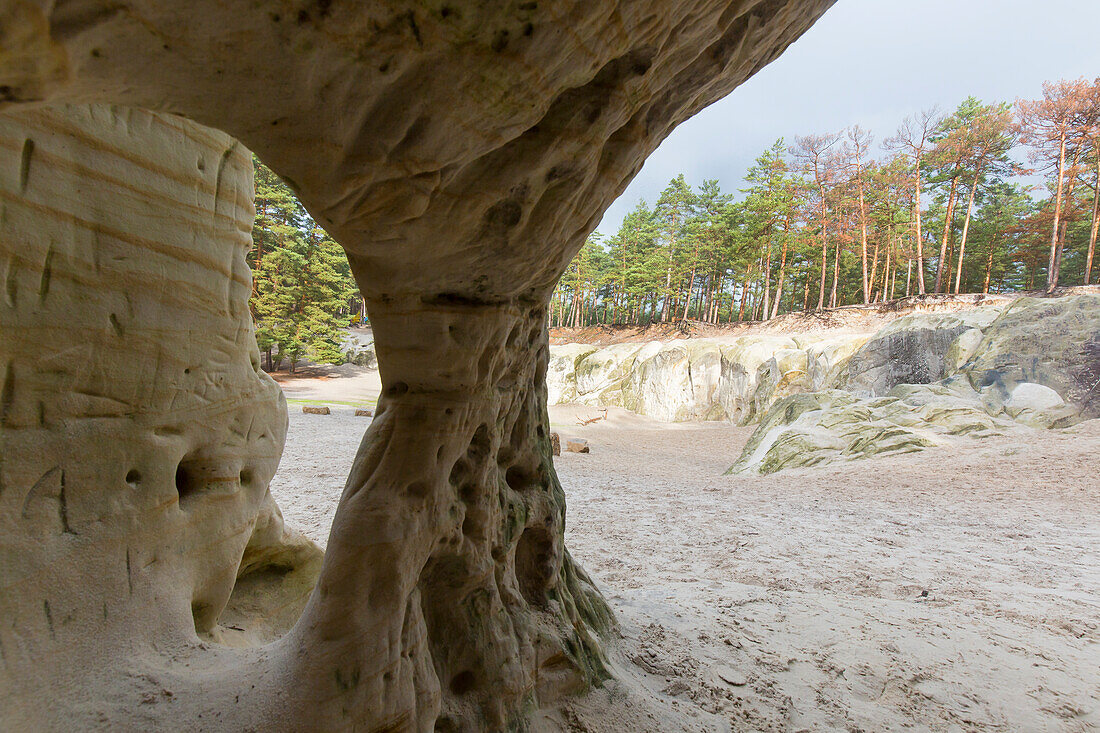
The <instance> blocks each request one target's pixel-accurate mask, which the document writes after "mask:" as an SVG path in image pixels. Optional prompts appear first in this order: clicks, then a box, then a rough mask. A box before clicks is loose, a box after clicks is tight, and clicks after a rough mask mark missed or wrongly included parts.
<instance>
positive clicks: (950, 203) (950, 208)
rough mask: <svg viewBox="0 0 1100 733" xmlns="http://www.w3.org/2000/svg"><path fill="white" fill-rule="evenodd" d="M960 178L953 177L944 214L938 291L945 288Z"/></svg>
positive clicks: (937, 279)
mask: <svg viewBox="0 0 1100 733" xmlns="http://www.w3.org/2000/svg"><path fill="white" fill-rule="evenodd" d="M958 183H959V178H958V176H956V177H955V178H952V179H951V194H950V195H949V196H948V198H947V211H945V212H944V216H943V242H942V243H941V244H940V261H939V263H938V264H937V265H936V292H937V293H939V292H942V289H943V276H944V272H945V271H944V264H945V263H946V261H947V242H948V238H949V236H950V234H951V225H952V224H953V223H954V222H953V219H954V218H955V192H956V189H957V187H958Z"/></svg>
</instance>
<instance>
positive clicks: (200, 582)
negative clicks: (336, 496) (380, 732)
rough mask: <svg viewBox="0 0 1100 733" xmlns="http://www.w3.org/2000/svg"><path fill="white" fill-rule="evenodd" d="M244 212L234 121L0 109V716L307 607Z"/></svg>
mask: <svg viewBox="0 0 1100 733" xmlns="http://www.w3.org/2000/svg"><path fill="white" fill-rule="evenodd" d="M252 217H253V208H252V163H251V157H250V155H249V153H248V151H247V150H245V149H244V148H243V147H241V145H240V144H239V143H237V142H236V141H235V140H233V139H232V138H230V137H229V136H227V135H225V134H223V133H219V132H216V131H213V130H209V129H207V128H204V127H202V126H200V125H196V124H194V123H191V122H188V121H186V120H183V119H180V118H176V117H172V116H169V115H159V114H154V113H150V112H145V111H141V110H133V109H125V108H115V107H107V106H94V107H68V108H64V109H56V110H49V111H47V110H38V111H28V112H16V113H8V114H5V115H0V262H2V270H0V279H2V282H3V297H2V303H0V333H2V334H3V338H0V370H2V371H0V374H2V386H0V446H2V451H0V586H2V587H3V588H4V589H5V590H4V592H3V593H2V594H0V616H3V618H4V619H5V620H6V623H4V624H3V625H2V626H0V648H2V649H3V650H4V654H3V657H4V663H5V673H4V674H0V697H3V699H4V700H5V704H4V711H3V717H4V720H5V723H6V725H9V726H12V725H16V724H17V722H18V724H19V725H25V726H29V727H32V728H40V727H49V724H56V723H57V722H58V721H59V720H60V719H62V718H49V717H46V718H43V717H40V716H42V715H44V714H45V713H44V711H45V710H47V709H48V708H49V706H42V705H40V704H39V702H38V700H37V697H38V693H37V692H36V691H39V690H42V689H46V688H47V687H49V686H51V685H53V684H55V683H56V681H57V677H58V675H60V676H61V677H62V678H64V679H69V680H73V681H79V682H80V683H81V684H85V685H88V689H89V692H88V694H94V693H95V692H97V691H98V692H100V693H103V694H106V693H105V692H104V690H103V689H102V687H101V686H100V684H99V683H101V682H102V681H103V680H104V679H105V677H104V675H106V676H108V677H109V675H110V674H112V673H113V674H125V673H127V672H128V671H129V672H131V673H135V672H134V670H136V669H140V667H141V664H140V663H134V661H133V660H140V659H142V658H143V657H145V655H152V656H156V655H157V653H156V652H155V651H154V650H155V649H157V648H158V647H162V646H164V645H169V646H171V645H174V644H180V643H192V642H194V641H196V636H197V635H201V636H203V637H205V638H207V639H210V640H219V641H227V642H228V643H236V644H247V643H254V642H256V641H258V640H260V639H265V638H273V637H274V636H277V635H279V634H282V633H285V631H286V630H287V629H288V628H290V626H291V624H293V622H294V621H295V620H296V618H297V614H298V613H299V612H300V611H301V608H302V607H303V606H304V604H305V600H306V596H307V595H308V593H309V590H310V589H311V588H312V585H313V582H314V580H315V577H316V573H317V570H318V569H319V564H320V550H318V549H317V548H316V547H315V546H313V545H312V544H311V543H309V542H308V541H306V540H304V539H303V538H301V537H300V536H298V535H296V533H293V532H290V531H288V530H286V529H285V528H284V527H283V526H282V519H281V517H280V516H279V512H278V508H277V507H276V506H275V504H274V502H273V501H272V499H271V496H270V494H269V493H268V491H267V486H268V482H269V481H270V479H271V477H272V475H273V474H274V472H275V468H276V466H277V465H278V462H279V456H280V454H281V452H282V446H283V439H284V437H285V433H286V406H285V402H284V400H283V397H282V393H281V391H280V390H279V388H278V386H277V385H276V384H275V383H274V382H273V381H272V380H271V379H270V378H269V377H267V375H265V374H264V373H263V372H261V371H260V369H259V353H258V351H257V349H256V343H255V338H254V337H253V333H252V321H251V318H250V316H249V312H248V303H247V301H248V294H249V290H250V285H251V276H250V274H249V270H248V266H247V265H246V263H245V254H246V252H247V250H248V248H249V247H250V246H251V237H250V231H251V223H252ZM242 561H243V562H242ZM238 575H241V576H242V577H245V578H247V580H246V581H245V583H244V584H243V585H242V589H241V590H240V591H239V595H238V598H237V600H238V603H235V604H233V605H232V606H231V607H230V608H229V610H228V612H227V614H228V615H227V618H230V619H231V620H230V621H228V622H227V623H229V624H231V625H233V626H236V627H237V628H236V629H226V628H225V627H224V626H222V625H221V624H219V619H220V618H221V616H222V614H223V612H226V606H227V604H228V603H229V601H230V595H231V593H232V591H233V589H234V586H235V584H236V581H237V578H238ZM244 586H247V589H244ZM258 616H264V617H265V618H263V619H262V620H260V619H258ZM222 620H223V621H224V620H225V619H222ZM226 635H228V637H229V638H228V639H226V638H225V636H226ZM146 661H147V660H146ZM74 677H75V680H74V679H73V678H74ZM62 708H64V706H63V705H62ZM70 712H72V711H71V710H68V711H65V710H64V709H63V710H57V711H54V713H55V714H57V715H61V716H63V715H64V714H67V713H70ZM77 719H78V720H79V719H80V718H79V717H78V718H77ZM17 727H18V726H17Z"/></svg>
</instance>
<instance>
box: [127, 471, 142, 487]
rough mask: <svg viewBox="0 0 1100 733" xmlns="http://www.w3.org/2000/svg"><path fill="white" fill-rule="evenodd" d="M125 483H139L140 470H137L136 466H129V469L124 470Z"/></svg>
mask: <svg viewBox="0 0 1100 733" xmlns="http://www.w3.org/2000/svg"><path fill="white" fill-rule="evenodd" d="M126 483H128V484H130V485H131V486H132V485H134V484H138V483H141V472H140V471H138V470H137V469H136V468H131V469H130V470H129V471H127V472H126Z"/></svg>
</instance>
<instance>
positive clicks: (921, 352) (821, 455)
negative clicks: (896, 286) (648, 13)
mask: <svg viewBox="0 0 1100 733" xmlns="http://www.w3.org/2000/svg"><path fill="white" fill-rule="evenodd" d="M902 307H903V308H904V311H900V310H896V311H895V312H894V314H893V315H892V316H891V315H890V314H882V313H877V314H876V313H875V310H876V309H868V310H867V311H866V315H867V316H868V319H870V320H871V321H872V322H873V323H881V322H882V321H885V325H881V327H880V328H878V329H877V330H874V331H871V332H866V331H863V330H860V329H858V328H853V326H858V325H859V323H858V319H856V318H851V317H849V318H848V319H847V321H846V322H845V321H844V320H843V319H841V321H842V322H841V325H840V326H839V328H837V329H836V330H834V329H831V328H809V329H807V330H805V331H803V332H798V331H797V330H796V329H798V328H799V327H805V326H806V321H805V320H804V319H803V317H802V316H795V317H792V318H790V319H788V320H787V321H786V322H780V323H777V324H775V325H774V326H771V327H767V326H765V328H767V329H768V330H769V332H764V333H751V334H748V335H742V336H737V335H731V336H716V337H710V338H689V339H684V340H677V341H670V342H658V341H651V342H648V343H618V344H611V345H607V346H591V345H585V344H562V345H556V346H552V347H551V357H550V368H549V376H548V383H549V396H550V401H551V402H552V403H567V402H578V403H582V404H590V405H597V406H616V407H623V408H625V409H628V410H631V411H634V412H637V413H640V414H644V415H648V416H650V417H654V418H657V419H658V420H663V421H670V422H671V421H685V420H727V421H734V422H738V423H740V424H743V425H750V424H757V423H759V427H758V429H757V431H756V432H755V433H754V435H753V437H752V439H751V440H750V441H749V444H748V445H747V446H746V448H745V450H744V452H743V454H742V456H741V458H740V459H739V460H738V462H737V464H736V465H735V466H734V467H733V469H732V470H734V471H758V472H761V473H771V472H772V471H777V470H780V469H782V468H788V467H795V466H807V465H814V464H817V463H822V462H827V461H834V460H848V459H852V458H864V457H869V456H873V455H878V454H882V453H896V452H909V451H913V450H920V449H922V448H924V447H927V446H931V445H936V444H938V443H939V442H940V441H942V440H945V439H950V438H951V437H953V436H958V435H970V436H972V437H980V436H982V435H990V434H993V433H996V432H1000V431H1003V430H1005V429H1008V428H1009V427H1011V425H1013V424H1015V423H1025V424H1030V425H1036V426H1044V427H1049V426H1054V425H1066V424H1069V423H1070V422H1072V421H1074V420H1079V419H1088V418H1091V417H1096V416H1097V415H1100V386H1098V385H1100V346H1098V344H1100V291H1097V290H1096V289H1095V288H1081V289H1079V290H1078V294H1072V293H1071V294H1068V295H1065V296H1063V297H1059V298H1032V297H1021V298H1015V297H1004V296H992V297H988V296H987V297H970V298H963V299H960V300H946V299H937V298H932V299H929V300H927V301H925V302H922V301H921V300H920V299H917V300H916V301H913V302H911V303H909V304H907V305H904V306H902ZM877 310H881V309H877ZM864 325H866V324H864Z"/></svg>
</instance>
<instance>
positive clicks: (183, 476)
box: [176, 463, 199, 507]
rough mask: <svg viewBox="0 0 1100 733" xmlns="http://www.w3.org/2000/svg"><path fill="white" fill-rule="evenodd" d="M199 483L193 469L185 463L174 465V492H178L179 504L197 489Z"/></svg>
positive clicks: (181, 504)
mask: <svg viewBox="0 0 1100 733" xmlns="http://www.w3.org/2000/svg"><path fill="white" fill-rule="evenodd" d="M198 488H199V483H198V480H197V478H196V476H195V472H194V470H193V469H192V468H191V467H190V466H188V465H187V464H185V463H180V464H179V466H177V467H176V493H177V494H179V501H180V506H181V507H182V506H183V504H184V502H185V501H187V500H189V499H190V498H191V496H192V495H193V494H194V493H195V492H196V491H198Z"/></svg>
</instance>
